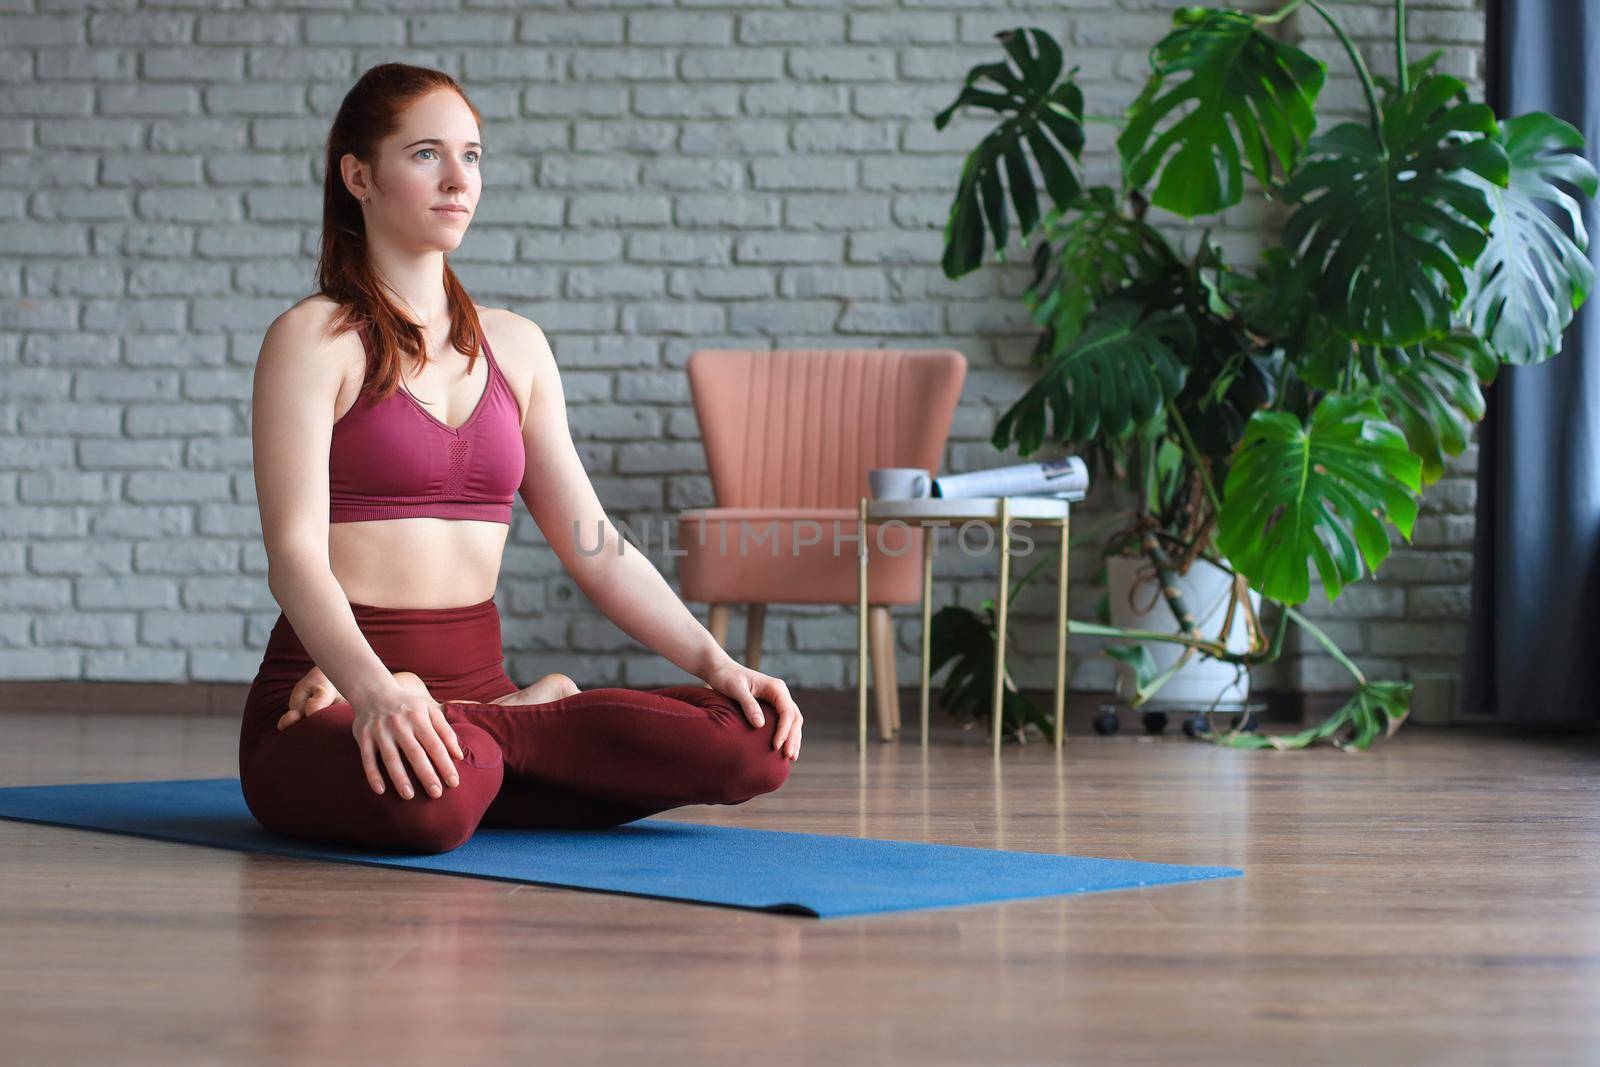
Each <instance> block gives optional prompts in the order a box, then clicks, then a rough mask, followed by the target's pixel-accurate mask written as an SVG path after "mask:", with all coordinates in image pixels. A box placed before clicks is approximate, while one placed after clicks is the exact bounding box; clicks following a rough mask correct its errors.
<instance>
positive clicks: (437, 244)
mask: <svg viewBox="0 0 1600 1067" xmlns="http://www.w3.org/2000/svg"><path fill="white" fill-rule="evenodd" d="M479 140H480V137H479V133H478V123H477V120H476V119H474V118H473V117H472V111H471V110H470V109H469V108H468V107H467V105H466V102H465V101H464V100H462V99H461V97H460V96H458V95H456V94H455V93H453V92H451V91H449V90H448V89H440V90H436V91H434V92H431V93H428V94H427V95H425V96H422V97H419V98H418V99H417V100H416V101H415V102H413V103H412V105H411V106H410V107H409V108H407V109H406V112H405V115H404V117H403V118H402V119H401V123H400V129H398V130H397V131H395V132H394V133H393V134H391V135H390V136H388V137H386V138H384V140H383V142H382V144H381V146H380V151H379V157H378V163H377V166H376V168H375V170H376V181H375V183H374V184H372V185H368V186H365V187H363V188H361V189H360V190H359V191H357V193H356V196H357V198H360V197H361V196H369V197H371V199H372V202H371V203H370V204H364V205H363V206H362V210H364V211H365V212H366V215H367V228H368V231H369V232H371V231H372V230H374V229H381V230H382V231H383V232H384V233H385V234H386V235H387V236H388V237H389V239H390V241H391V242H392V243H395V244H399V245H403V246H410V247H414V248H417V249H419V250H420V249H437V250H440V251H444V252H451V251H454V250H455V248H456V246H457V245H459V244H460V243H461V238H462V237H463V236H465V235H466V232H467V224H468V223H470V222H471V221H472V217H473V215H474V214H475V213H476V212H477V209H478V197H479V195H480V194H481V193H482V191H483V178H482V176H481V174H480V173H479V170H478V164H479V162H480V161H481V160H482V158H483V146H482V145H480V144H479V143H478V142H479ZM351 158H353V157H351ZM357 180H359V174H358V175H357ZM452 205H453V206H456V207H458V208H465V209H466V210H465V211H460V210H457V211H446V210H441V208H444V207H447V206H452Z"/></svg>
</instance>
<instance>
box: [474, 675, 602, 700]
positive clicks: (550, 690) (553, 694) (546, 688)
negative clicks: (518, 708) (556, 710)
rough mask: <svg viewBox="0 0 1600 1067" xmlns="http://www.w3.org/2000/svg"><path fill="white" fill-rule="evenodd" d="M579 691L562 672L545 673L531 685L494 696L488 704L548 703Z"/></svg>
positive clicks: (576, 684)
mask: <svg viewBox="0 0 1600 1067" xmlns="http://www.w3.org/2000/svg"><path fill="white" fill-rule="evenodd" d="M578 692H581V690H580V689H579V688H578V683H577V682H574V681H573V680H572V679H571V678H568V677H567V676H566V675H564V674H547V675H545V676H544V677H543V678H540V679H539V680H538V681H537V682H534V683H533V684H532V685H525V686H523V687H522V688H521V689H518V690H517V691H516V692H515V693H507V694H506V695H505V696H503V697H495V698H494V699H493V700H491V701H489V702H488V703H490V704H548V703H549V702H550V701H552V700H560V699H561V698H563V697H569V696H572V695H574V694H575V693H578Z"/></svg>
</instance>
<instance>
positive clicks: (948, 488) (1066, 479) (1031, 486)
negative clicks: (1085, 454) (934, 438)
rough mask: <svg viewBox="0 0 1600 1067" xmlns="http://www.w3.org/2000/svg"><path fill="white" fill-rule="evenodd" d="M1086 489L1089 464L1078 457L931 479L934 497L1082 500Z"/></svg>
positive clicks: (1087, 488)
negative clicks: (1046, 497) (1050, 497)
mask: <svg viewBox="0 0 1600 1067" xmlns="http://www.w3.org/2000/svg"><path fill="white" fill-rule="evenodd" d="M1088 491H1089V467H1088V465H1087V464H1085V463H1084V462H1083V460H1081V459H1079V458H1078V457H1077V456H1064V457H1062V458H1061V459H1053V460H1050V461H1048V462H1044V463H1018V464H1016V465H1014V466H1010V467H995V468H994V469H992V470H986V471H968V472H967V473H965V474H946V475H945V476H944V477H942V478H935V479H934V480H933V487H932V493H933V495H934V496H936V497H975V496H1053V497H1057V498H1059V499H1062V500H1082V499H1083V498H1084V495H1085V494H1086V493H1088Z"/></svg>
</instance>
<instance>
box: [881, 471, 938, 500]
mask: <svg viewBox="0 0 1600 1067" xmlns="http://www.w3.org/2000/svg"><path fill="white" fill-rule="evenodd" d="M867 484H868V485H870V486H871V487H872V499H874V500H921V499H923V498H924V497H926V496H928V494H929V493H930V492H932V490H933V476H932V475H931V474H929V473H928V472H927V471H926V470H923V469H922V468H921V467H878V468H876V469H874V470H870V471H868V472H867Z"/></svg>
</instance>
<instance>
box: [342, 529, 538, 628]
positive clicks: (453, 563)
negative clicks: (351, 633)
mask: <svg viewBox="0 0 1600 1067" xmlns="http://www.w3.org/2000/svg"><path fill="white" fill-rule="evenodd" d="M510 529H511V527H510V526H508V525H507V524H505V523H503V522H480V521H477V520H473V519H438V518H425V517H415V518H403V519H378V520H375V521H372V522H338V523H332V524H330V525H329V527H328V561H329V564H330V566H331V568H332V570H333V575H334V577H335V578H337V579H338V580H339V585H340V587H341V588H343V589H344V592H345V596H346V598H347V599H349V600H350V602H351V603H354V604H371V605H373V606H374V607H380V608H451V607H463V606H466V605H468V604H479V603H482V602H483V601H485V600H488V599H489V598H490V597H492V596H494V591H495V584H496V582H497V581H498V579H499V576H500V562H501V558H502V556H503V555H504V553H505V545H506V537H507V535H508V533H509V532H510Z"/></svg>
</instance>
